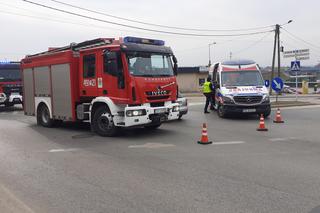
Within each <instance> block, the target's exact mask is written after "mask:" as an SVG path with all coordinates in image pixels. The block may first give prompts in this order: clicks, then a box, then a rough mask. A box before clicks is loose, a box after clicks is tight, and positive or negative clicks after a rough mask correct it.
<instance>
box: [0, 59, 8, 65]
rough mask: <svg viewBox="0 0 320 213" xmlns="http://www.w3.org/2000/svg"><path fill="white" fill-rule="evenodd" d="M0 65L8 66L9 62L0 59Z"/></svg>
mask: <svg viewBox="0 0 320 213" xmlns="http://www.w3.org/2000/svg"><path fill="white" fill-rule="evenodd" d="M0 64H10V61H8V60H7V59H2V60H1V59H0Z"/></svg>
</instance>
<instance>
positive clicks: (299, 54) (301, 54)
mask: <svg viewBox="0 0 320 213" xmlns="http://www.w3.org/2000/svg"><path fill="white" fill-rule="evenodd" d="M283 57H284V58H296V60H299V58H300V59H301V60H308V59H309V58H310V51H309V49H302V50H290V51H285V52H284V53H283Z"/></svg>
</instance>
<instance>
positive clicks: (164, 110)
mask: <svg viewBox="0 0 320 213" xmlns="http://www.w3.org/2000/svg"><path fill="white" fill-rule="evenodd" d="M178 118H179V104H178V103H167V104H165V105H164V106H162V107H151V106H150V105H149V104H146V105H142V106H127V107H126V108H125V111H124V115H123V122H115V123H116V125H117V126H123V127H131V126H143V125H147V124H152V123H154V124H159V123H162V122H166V121H169V120H176V119H178Z"/></svg>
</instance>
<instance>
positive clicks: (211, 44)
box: [208, 42, 217, 67]
mask: <svg viewBox="0 0 320 213" xmlns="http://www.w3.org/2000/svg"><path fill="white" fill-rule="evenodd" d="M215 44H217V43H216V42H213V43H210V44H209V64H208V67H210V66H211V46H213V45H215Z"/></svg>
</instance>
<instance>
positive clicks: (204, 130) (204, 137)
mask: <svg viewBox="0 0 320 213" xmlns="http://www.w3.org/2000/svg"><path fill="white" fill-rule="evenodd" d="M198 144H204V145H205V144H212V141H209V138H208V132H207V124H206V123H203V126H202V136H201V139H200V141H198Z"/></svg>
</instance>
